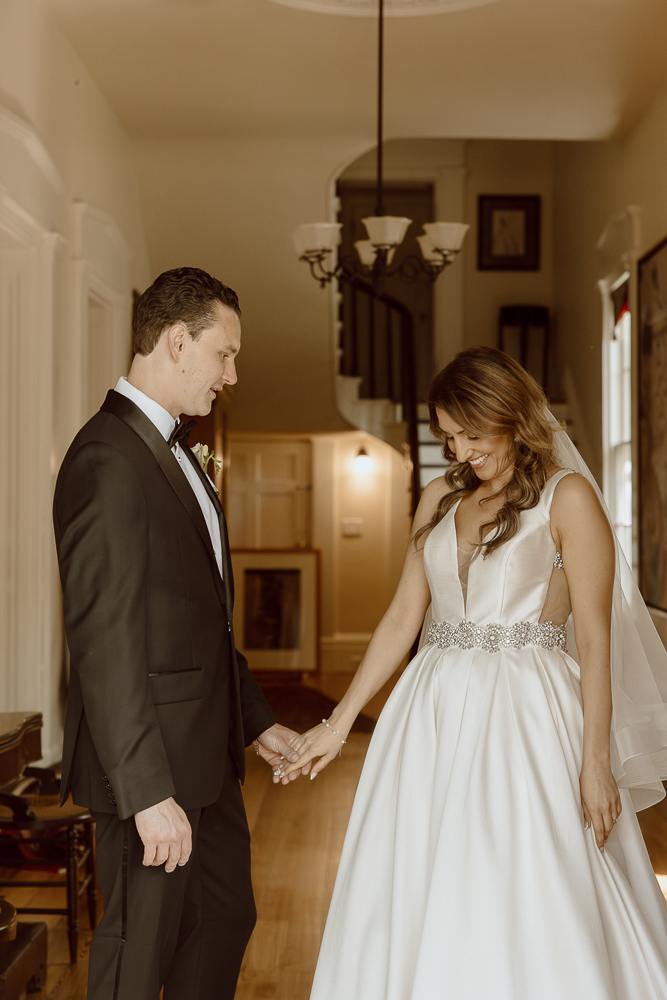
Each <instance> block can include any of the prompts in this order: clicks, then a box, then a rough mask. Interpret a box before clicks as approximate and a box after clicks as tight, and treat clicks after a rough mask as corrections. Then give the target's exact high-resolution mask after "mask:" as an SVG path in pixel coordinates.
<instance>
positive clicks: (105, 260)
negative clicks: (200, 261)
mask: <svg viewBox="0 0 667 1000" xmlns="http://www.w3.org/2000/svg"><path fill="white" fill-rule="evenodd" d="M75 202H76V203H77V205H76V206H75V204H74V203H75ZM84 206H85V207H84ZM0 247H2V251H3V252H2V254H1V255H0V258H1V259H0V297H2V301H0V307H2V308H1V309H0V326H1V327H2V337H3V343H4V344H5V345H7V344H9V345H10V346H9V347H8V348H7V350H6V351H5V361H6V362H7V366H6V368H5V369H4V370H3V372H2V381H3V393H2V396H3V409H4V411H5V412H4V426H5V428H6V430H7V432H8V433H7V435H6V438H7V440H6V441H5V442H4V445H3V448H2V449H0V450H2V454H3V461H2V467H3V475H4V476H6V483H8V484H10V485H11V488H7V489H4V490H3V491H2V492H1V493H0V523H1V524H2V532H3V539H2V543H3V549H2V555H3V574H2V582H1V587H0V593H1V598H2V602H1V603H2V615H3V621H5V622H6V624H7V628H3V630H2V635H0V649H1V650H2V656H1V664H2V665H1V668H0V669H1V670H2V674H0V692H1V697H0V702H1V703H0V709H3V710H40V711H42V712H43V715H44V731H43V739H42V748H43V751H44V755H45V758H46V760H47V761H54V760H57V759H58V758H59V756H60V747H61V729H62V701H61V698H62V688H63V683H64V671H65V662H64V647H63V640H62V625H61V611H60V586H59V583H58V580H57V569H56V565H55V551H54V545H53V531H52V526H51V504H52V495H53V485H54V481H55V475H56V472H57V469H58V466H59V464H60V460H61V458H62V455H63V453H64V451H65V448H66V447H67V445H68V444H69V441H70V440H71V438H72V437H73V435H74V433H75V432H76V430H77V429H78V427H79V425H80V423H81V421H82V419H83V418H84V417H85V416H87V415H88V412H87V407H88V403H89V399H88V392H87V388H88V386H87V380H88V379H89V378H90V377H91V374H92V375H93V376H94V375H95V374H99V372H97V371H96V370H93V371H92V372H91V371H90V367H91V363H90V362H89V360H88V358H87V356H86V355H87V352H88V348H89V347H91V346H92V347H96V346H98V345H97V344H92V341H90V339H88V340H87V337H88V333H89V331H88V326H87V324H88V318H89V317H88V315H87V313H88V311H89V293H90V295H92V294H93V292H94V293H95V295H98V294H99V296H100V299H99V301H104V302H108V305H109V325H108V326H106V327H105V328H104V329H105V335H107V334H108V336H106V341H105V343H104V344H103V345H102V347H103V348H104V350H103V356H104V358H105V360H109V359H110V361H111V363H112V365H113V368H114V370H113V371H109V373H108V374H109V378H110V380H115V378H116V377H117V375H118V374H119V373H120V372H121V371H122V370H123V369H124V367H125V364H126V358H127V353H128V346H129V305H130V298H131V289H132V287H133V285H143V284H144V283H145V282H146V280H147V278H148V275H149V273H150V269H149V265H148V256H147V252H146V243H145V239H144V234H143V227H142V221H141V208H140V204H139V199H138V189H137V185H136V182H135V178H134V166H133V161H132V157H131V148H130V143H129V140H128V138H127V136H126V135H125V133H124V132H123V129H122V128H121V126H120V124H119V123H118V121H117V119H116V118H115V116H114V114H113V113H112V111H111V110H110V108H109V106H108V105H107V103H106V101H105V99H104V97H103V95H102V94H101V93H100V91H99V89H98V88H97V86H96V84H95V83H94V81H93V79H92V77H91V76H90V74H89V73H88V72H87V70H86V69H85V67H84V66H83V64H82V62H81V60H80V59H79V58H78V56H77V55H76V53H75V52H74V51H73V49H72V48H71V46H70V45H69V43H68V42H67V41H66V40H65V39H64V37H63V36H62V34H61V33H60V32H59V31H58V29H57V27H55V26H54V24H53V23H52V22H51V20H50V17H49V16H48V15H47V14H46V13H44V11H43V9H42V6H41V4H40V3H39V2H37V0H2V2H0ZM19 263H20V265H21V266H20V267H19V266H18V264H19ZM10 302H11V305H10ZM17 304H18V307H17ZM5 338H6V339H5ZM107 341H108V342H111V341H112V343H108V342H107ZM93 355H94V352H93V353H92V354H91V356H93ZM93 369H95V365H94V364H93ZM26 441H29V442H30V446H29V449H27V446H26ZM26 449H27V450H26ZM4 616H6V619H5V617H4Z"/></svg>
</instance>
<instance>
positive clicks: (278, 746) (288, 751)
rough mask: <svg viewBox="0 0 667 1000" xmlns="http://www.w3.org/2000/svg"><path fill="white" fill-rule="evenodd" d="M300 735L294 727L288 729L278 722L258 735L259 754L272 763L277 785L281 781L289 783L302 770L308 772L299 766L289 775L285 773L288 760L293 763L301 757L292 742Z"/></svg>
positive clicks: (284, 783) (274, 781) (274, 780)
mask: <svg viewBox="0 0 667 1000" xmlns="http://www.w3.org/2000/svg"><path fill="white" fill-rule="evenodd" d="M298 736H299V734H298V733H295V732H294V730H293V729H287V728H286V727H285V726H281V725H280V724H279V723H278V722H276V724H275V725H274V726H271V728H270V729H266V730H265V731H264V732H263V733H262V734H261V736H258V737H257V742H258V744H259V755H260V757H263V758H264V760H265V761H267V763H268V764H269V765H270V767H271V770H272V771H273V783H274V785H277V784H278V783H279V782H282V784H283V785H288V784H289V783H290V781H294V779H295V778H298V777H299V775H300V774H301V773H302V772H303V773H304V774H305V773H306V771H304V770H303V769H302V768H297V769H296V770H294V771H292V772H290V774H289V777H288V776H286V775H284V774H283V770H284V766H285V763H286V761H289V762H290V763H292V764H293V763H294V762H295V761H297V760H298V759H299V755H298V753H296V751H295V750H293V748H292V743H293V742H294V740H296V739H298Z"/></svg>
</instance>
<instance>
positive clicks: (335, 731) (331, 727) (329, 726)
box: [322, 719, 347, 757]
mask: <svg viewBox="0 0 667 1000" xmlns="http://www.w3.org/2000/svg"><path fill="white" fill-rule="evenodd" d="M322 725H324V726H326V727H327V729H330V730H331V732H332V733H333V734H334V736H342V735H343V734H342V733H339V732H338V730H337V729H334V727H333V726H332V725H331V723H330V722H329V721H328V719H322ZM340 742H341V749H340V750H339V751H338V756H339V757H341V756H342V754H343V747H344V746H345V744H346V743H347V740H343V739H341V741H340Z"/></svg>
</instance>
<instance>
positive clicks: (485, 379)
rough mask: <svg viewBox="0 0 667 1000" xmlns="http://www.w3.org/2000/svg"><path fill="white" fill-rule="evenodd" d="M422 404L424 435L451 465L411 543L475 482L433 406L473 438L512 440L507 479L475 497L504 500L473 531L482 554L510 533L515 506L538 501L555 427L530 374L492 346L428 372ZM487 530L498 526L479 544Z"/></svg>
mask: <svg viewBox="0 0 667 1000" xmlns="http://www.w3.org/2000/svg"><path fill="white" fill-rule="evenodd" d="M427 403H428V409H429V415H430V418H431V433H432V434H433V435H434V436H435V437H437V438H439V440H441V441H442V442H443V447H442V452H443V455H444V457H445V458H446V459H447V461H448V462H450V463H451V464H450V465H449V467H448V469H447V471H446V472H445V482H446V484H447V486H448V487H449V491H448V492H447V493H445V495H444V496H443V497H442V499H441V500H440V501H439V503H438V506H437V509H436V512H435V515H434V516H433V519H432V520H431V521H429V522H428V524H425V525H423V526H422V527H421V528H420V529H419V530H418V531H417V532H415V536H414V541H415V543H416V542H417V541H418V540H419V538H421V536H422V535H425V534H427V533H428V532H429V531H431V529H432V528H434V527H435V526H436V524H438V523H439V522H440V521H441V520H442V518H443V517H444V516H445V514H446V513H447V511H449V510H451V509H452V507H453V506H454V505H455V504H456V503H457V501H458V500H462V499H463V498H464V497H467V496H469V495H470V494H471V493H473V492H474V491H475V490H476V489H477V488H478V486H479V484H480V481H479V479H478V478H477V476H476V475H475V472H474V471H473V469H472V468H471V467H470V465H469V464H468V462H458V461H457V460H456V455H455V454H454V453H453V451H452V450H451V448H450V447H449V445H448V443H447V440H446V438H445V435H444V434H443V432H442V430H441V429H440V425H439V424H438V414H437V410H444V411H445V412H446V413H447V414H448V416H449V417H451V419H452V420H455V421H456V423H458V424H459V425H460V426H461V427H462V428H464V430H465V431H466V432H467V433H469V434H471V435H474V436H475V437H493V436H495V435H497V434H508V435H509V436H510V438H511V439H512V448H513V452H514V454H513V455H512V456H510V457H511V458H512V462H513V469H514V471H513V474H512V478H511V479H510V481H509V482H508V483H507V485H506V486H504V487H503V488H502V490H500V491H499V492H498V493H495V494H493V496H490V497H486V498H485V499H484V500H483V501H482V502H483V503H489V502H490V501H492V500H496V499H498V498H499V497H501V496H502V497H503V500H504V502H503V503H502V505H501V507H500V508H499V510H498V511H497V513H496V515H495V516H494V517H490V518H489V520H488V521H486V522H485V523H484V524H482V526H481V528H480V531H479V541H478V542H477V545H478V547H479V548H481V549H482V554H483V556H484V557H486V556H488V555H490V554H491V553H492V552H493V551H494V550H495V549H497V548H499V546H501V545H503V543H504V542H507V541H509V539H510V538H512V537H513V536H514V535H515V534H516V533H517V531H518V530H519V518H520V514H521V511H522V510H530V509H531V507H535V506H536V505H537V504H538V502H539V499H540V495H541V493H542V490H543V489H544V484H545V483H546V481H547V478H548V471H549V467H550V466H553V465H554V464H556V463H555V454H554V445H553V435H554V429H555V428H553V427H552V426H551V423H550V421H549V417H548V414H547V400H546V397H545V395H544V393H543V391H542V389H541V388H540V387H539V385H538V384H537V382H536V381H535V379H534V378H533V377H532V376H531V375H529V374H528V372H527V371H526V370H525V369H524V368H522V367H521V365H520V364H518V363H517V362H516V361H514V360H513V359H512V358H510V357H509V356H508V355H507V354H503V352H502V351H497V350H496V349H495V348H493V347H471V348H468V350H466V351H461V352H460V353H459V354H457V355H456V357H455V358H454V360H453V361H451V362H450V363H449V364H448V365H447V367H446V368H443V370H442V371H441V372H439V373H438V374H437V375H436V376H435V378H434V379H433V382H432V384H431V388H430V390H429V394H428V399H427ZM493 528H496V529H497V530H496V531H495V532H494V534H493V537H492V538H491V539H490V540H489V541H488V542H485V541H484V538H485V536H486V535H487V534H488V532H489V531H491V530H492V529H493Z"/></svg>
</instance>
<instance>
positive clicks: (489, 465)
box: [436, 407, 513, 481]
mask: <svg viewBox="0 0 667 1000" xmlns="http://www.w3.org/2000/svg"><path fill="white" fill-rule="evenodd" d="M436 413H437V415H438V424H439V425H440V430H441V431H442V433H443V434H444V436H445V439H446V441H447V444H448V445H449V448H450V450H451V451H453V452H454V454H455V455H456V460H457V462H461V463H462V464H463V463H465V462H467V463H468V465H469V466H470V468H471V469H472V470H473V472H474V473H475V475H476V476H477V478H478V479H481V480H483V481H488V480H491V479H498V478H502V477H503V476H505V475H507V474H508V473H509V472H510V471H511V469H512V461H513V448H512V438H511V437H510V435H509V434H494V435H493V437H476V436H475V435H474V434H472V432H470V431H468V430H466V428H465V427H461V425H460V424H457V423H456V421H455V420H453V419H452V418H451V417H450V416H449V414H448V413H446V412H445V411H444V410H441V409H440V408H439V407H438V408H436Z"/></svg>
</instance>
